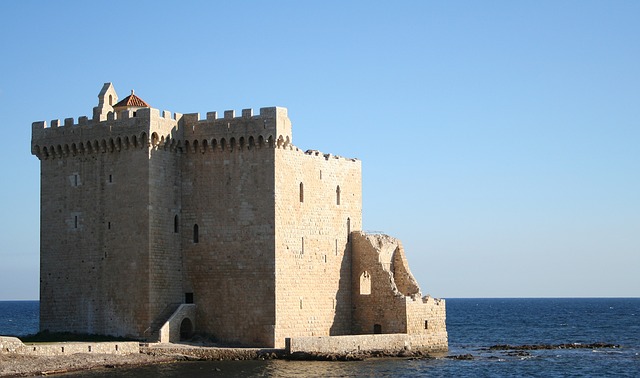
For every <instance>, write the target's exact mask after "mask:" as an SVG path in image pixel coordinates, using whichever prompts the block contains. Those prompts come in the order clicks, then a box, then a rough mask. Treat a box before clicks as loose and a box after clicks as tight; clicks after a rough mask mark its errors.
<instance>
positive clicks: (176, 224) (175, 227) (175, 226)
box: [173, 214, 179, 234]
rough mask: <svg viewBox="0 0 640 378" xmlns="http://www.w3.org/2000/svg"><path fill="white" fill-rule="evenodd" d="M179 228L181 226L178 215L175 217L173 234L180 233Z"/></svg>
mask: <svg viewBox="0 0 640 378" xmlns="http://www.w3.org/2000/svg"><path fill="white" fill-rule="evenodd" d="M178 226H179V224H178V215H177V214H176V216H175V217H173V232H174V233H176V234H177V233H178V228H179V227H178Z"/></svg>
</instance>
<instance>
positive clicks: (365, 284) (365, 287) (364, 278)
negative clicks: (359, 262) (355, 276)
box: [360, 270, 371, 295]
mask: <svg viewBox="0 0 640 378" xmlns="http://www.w3.org/2000/svg"><path fill="white" fill-rule="evenodd" d="M370 294H371V275H370V274H369V272H367V271H366V270H365V271H364V272H362V274H361V275H360V295H370Z"/></svg>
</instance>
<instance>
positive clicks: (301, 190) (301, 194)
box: [300, 183, 304, 202]
mask: <svg viewBox="0 0 640 378" xmlns="http://www.w3.org/2000/svg"><path fill="white" fill-rule="evenodd" d="M300 202H304V184H303V183H300Z"/></svg>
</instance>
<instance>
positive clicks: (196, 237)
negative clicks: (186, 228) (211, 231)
mask: <svg viewBox="0 0 640 378" xmlns="http://www.w3.org/2000/svg"><path fill="white" fill-rule="evenodd" d="M198 236H199V235H198V225H197V224H194V225H193V242H194V243H198V242H199V240H198V239H199V238H198Z"/></svg>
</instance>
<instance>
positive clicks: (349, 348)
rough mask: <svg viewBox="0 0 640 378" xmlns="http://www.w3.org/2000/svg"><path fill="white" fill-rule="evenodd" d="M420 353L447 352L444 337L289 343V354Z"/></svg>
mask: <svg viewBox="0 0 640 378" xmlns="http://www.w3.org/2000/svg"><path fill="white" fill-rule="evenodd" d="M401 350H421V351H426V352H445V351H447V338H446V336H445V335H434V336H427V335H407V334H384V335H353V336H327V337H322V336H321V337H293V338H288V339H287V353H289V354H293V353H297V352H303V353H320V354H323V353H326V354H346V353H352V352H371V351H389V352H392V351H401Z"/></svg>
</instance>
